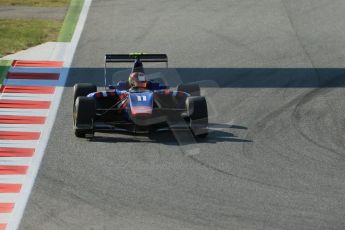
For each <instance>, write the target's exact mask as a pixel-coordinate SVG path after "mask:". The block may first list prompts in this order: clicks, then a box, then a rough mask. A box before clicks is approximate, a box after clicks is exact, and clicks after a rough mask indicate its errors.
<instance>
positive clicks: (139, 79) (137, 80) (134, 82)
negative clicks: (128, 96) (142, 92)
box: [128, 72, 147, 88]
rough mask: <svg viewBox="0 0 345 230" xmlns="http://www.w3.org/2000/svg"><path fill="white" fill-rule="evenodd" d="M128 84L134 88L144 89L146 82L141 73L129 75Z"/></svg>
mask: <svg viewBox="0 0 345 230" xmlns="http://www.w3.org/2000/svg"><path fill="white" fill-rule="evenodd" d="M128 83H129V85H130V86H131V87H134V88H146V87H147V80H146V76H145V74H144V73H143V72H132V73H131V74H130V75H129V78H128Z"/></svg>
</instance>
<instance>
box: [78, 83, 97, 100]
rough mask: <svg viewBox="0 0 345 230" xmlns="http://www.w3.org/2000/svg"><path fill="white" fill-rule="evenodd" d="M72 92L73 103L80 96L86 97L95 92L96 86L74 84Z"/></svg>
mask: <svg viewBox="0 0 345 230" xmlns="http://www.w3.org/2000/svg"><path fill="white" fill-rule="evenodd" d="M73 89H74V92H73V102H75V100H76V99H77V97H80V96H87V95H88V94H90V93H93V92H96V91H97V86H96V85H94V84H91V83H78V84H75V85H74V87H73Z"/></svg>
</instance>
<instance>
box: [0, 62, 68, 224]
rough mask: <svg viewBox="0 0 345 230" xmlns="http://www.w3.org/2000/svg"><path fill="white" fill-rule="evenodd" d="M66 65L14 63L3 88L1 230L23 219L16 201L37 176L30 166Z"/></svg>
mask: <svg viewBox="0 0 345 230" xmlns="http://www.w3.org/2000/svg"><path fill="white" fill-rule="evenodd" d="M62 66H63V62H55V61H13V63H12V67H11V68H10V70H9V73H8V74H7V79H6V80H5V81H4V85H3V86H2V87H1V88H0V95H1V96H0V108H1V111H0V194H1V196H0V230H6V229H7V230H8V228H10V226H9V225H11V223H12V222H15V221H17V219H20V217H21V216H20V212H18V211H17V212H15V210H16V202H19V201H20V200H23V197H22V196H24V194H23V193H24V191H23V190H25V186H29V185H27V180H28V179H27V178H28V177H32V176H33V175H32V173H31V172H30V166H32V165H31V164H33V163H34V162H33V161H34V159H35V152H36V149H37V148H38V145H39V143H40V139H42V132H44V126H45V124H46V122H47V118H48V116H49V111H50V109H51V107H52V102H53V100H54V96H55V93H56V86H58V85H59V78H60V75H61V73H62V70H63V68H62ZM47 82H48V86H47V85H46V84H47ZM13 83H14V84H13ZM19 206H20V205H19ZM19 206H18V208H19ZM20 208H22V207H20ZM17 213H19V214H17ZM18 215H19V216H18Z"/></svg>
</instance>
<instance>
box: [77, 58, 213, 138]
mask: <svg viewBox="0 0 345 230" xmlns="http://www.w3.org/2000/svg"><path fill="white" fill-rule="evenodd" d="M144 62H162V63H166V68H168V57H167V55H166V54H142V53H135V54H106V55H105V66H104V79H105V86H104V87H105V90H104V91H97V86H96V85H95V84H91V83H78V84H75V85H74V97H73V129H74V133H75V136H77V137H81V138H83V137H86V138H92V137H93V136H94V133H95V132H104V131H106V132H109V131H111V132H117V131H118V132H123V131H125V132H131V133H150V132H156V131H159V130H161V129H166V128H168V129H182V130H188V131H191V132H192V134H193V135H194V136H195V137H206V136H207V134H208V129H207V126H208V111H207V103H206V99H205V97H203V96H200V87H199V85H197V84H180V85H178V86H177V88H176V90H174V89H170V88H169V87H168V86H167V85H164V84H162V83H160V82H156V81H155V80H149V79H148V78H147V76H146V74H145V71H144V67H143V63H144ZM107 63H133V67H132V69H131V72H130V74H129V77H128V80H127V81H118V82H117V83H116V84H111V85H109V86H107V76H106V75H107Z"/></svg>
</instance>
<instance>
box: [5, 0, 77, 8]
mask: <svg viewBox="0 0 345 230" xmlns="http://www.w3.org/2000/svg"><path fill="white" fill-rule="evenodd" d="M69 1H70V0H0V6H41V7H60V6H66V5H67V4H68V3H69Z"/></svg>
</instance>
